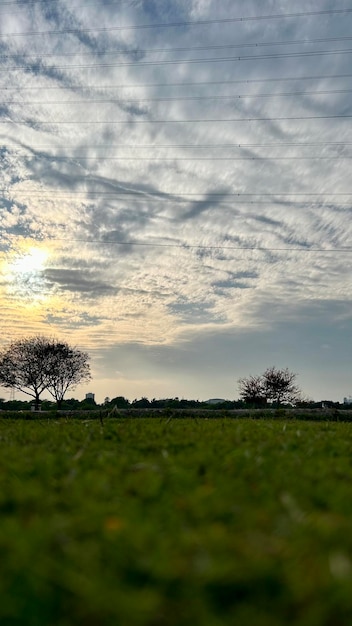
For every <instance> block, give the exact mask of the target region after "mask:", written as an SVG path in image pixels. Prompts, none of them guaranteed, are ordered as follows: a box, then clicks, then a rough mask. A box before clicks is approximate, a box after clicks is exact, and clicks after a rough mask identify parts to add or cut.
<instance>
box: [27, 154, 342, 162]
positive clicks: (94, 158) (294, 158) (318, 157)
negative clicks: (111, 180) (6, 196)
mask: <svg viewBox="0 0 352 626" xmlns="http://www.w3.org/2000/svg"><path fill="white" fill-rule="evenodd" d="M19 156H26V155H19ZM39 157H42V158H45V159H49V160H53V161H67V160H75V161H76V160H80V159H81V160H84V161H86V160H87V161H91V160H92V161H148V162H149V161H162V162H165V161H166V162H170V161H171V162H174V161H211V162H213V161H302V160H303V161H304V160H314V161H346V160H350V159H352V155H346V156H345V155H341V156H336V155H331V156H321V155H307V156H249V157H234V156H229V157H119V156H116V157H109V156H108V157H106V156H101V157H97V156H86V155H82V156H81V155H72V156H70V155H69V156H64V157H62V156H55V155H47V154H45V155H40V154H36V155H35V158H39Z"/></svg>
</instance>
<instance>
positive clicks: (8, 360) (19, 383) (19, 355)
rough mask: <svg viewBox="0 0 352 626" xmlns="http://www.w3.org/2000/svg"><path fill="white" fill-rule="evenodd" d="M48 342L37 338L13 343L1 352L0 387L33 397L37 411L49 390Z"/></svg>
mask: <svg viewBox="0 0 352 626" xmlns="http://www.w3.org/2000/svg"><path fill="white" fill-rule="evenodd" d="M47 348H48V340H47V339H46V338H45V337H41V336H37V337H31V338H28V339H20V340H18V341H14V342H12V343H11V344H10V345H9V346H8V347H7V348H5V349H4V350H2V351H1V352H0V385H2V386H3V387H7V388H11V389H17V390H18V391H22V393H25V394H26V395H28V396H32V398H34V401H35V407H36V409H38V408H39V402H40V396H41V394H42V393H43V391H45V389H46V388H47V382H48V379H47Z"/></svg>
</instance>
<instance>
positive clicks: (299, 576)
mask: <svg viewBox="0 0 352 626" xmlns="http://www.w3.org/2000/svg"><path fill="white" fill-rule="evenodd" d="M0 516H1V517H0V577H1V593H0V623H1V625H2V626H8V625H11V626H12V625H13V626H14V625H16V626H17V625H26V626H54V625H55V626H56V625H57V626H70V625H79V626H140V625H143V626H144V625H147V626H186V625H187V626H188V625H189V626H191V625H192V626H198V625H199V626H200V625H201V626H203V625H204V626H205V625H206V626H223V625H231V626H232V625H234V626H242V625H243V626H284V625H285V626H286V625H295V626H298V625H299V626H351V624H352V426H351V425H350V424H348V423H336V422H320V423H314V422H308V421H307V422H298V421H296V420H286V421H285V420H279V419H277V420H274V419H272V420H252V419H208V420H206V419H198V420H195V419H193V420H192V419H165V418H164V419H159V418H149V419H148V418H145V419H144V418H141V419H131V418H116V419H109V420H105V421H104V424H103V425H101V423H100V422H99V421H98V420H90V419H84V420H75V419H65V418H60V419H55V418H51V419H50V420H49V419H48V420H47V419H44V418H42V419H39V420H35V421H26V420H19V419H17V420H14V419H2V420H0Z"/></svg>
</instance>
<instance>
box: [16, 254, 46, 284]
mask: <svg viewBox="0 0 352 626" xmlns="http://www.w3.org/2000/svg"><path fill="white" fill-rule="evenodd" d="M47 258H48V253H47V252H46V251H45V250H41V249H39V248H30V249H29V250H28V252H25V253H24V254H21V255H19V256H18V257H17V258H16V259H14V261H12V263H11V265H10V270H11V272H12V273H13V274H15V275H17V276H19V277H20V276H21V275H26V274H27V275H28V274H37V273H39V272H41V271H43V270H44V268H45V262H46V260H47Z"/></svg>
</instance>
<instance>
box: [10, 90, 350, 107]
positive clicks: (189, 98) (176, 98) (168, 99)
mask: <svg viewBox="0 0 352 626" xmlns="http://www.w3.org/2000/svg"><path fill="white" fill-rule="evenodd" d="M351 92H352V89H324V90H318V91H287V92H278V93H275V92H273V93H261V94H257V93H255V94H229V95H221V96H216V95H210V96H168V97H159V98H125V99H124V98H121V99H118V98H116V97H115V98H91V97H89V96H87V98H89V99H85V98H81V99H80V100H43V99H42V100H2V101H0V104H16V105H22V104H41V105H43V106H47V105H51V104H53V105H59V104H60V105H61V104H81V103H82V102H84V103H85V104H98V103H100V102H102V103H109V104H136V103H140V102H183V101H193V100H196V101H198V100H200V101H203V100H219V101H223V100H245V99H248V98H287V97H292V96H321V95H325V96H326V95H336V94H344V93H351Z"/></svg>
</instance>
